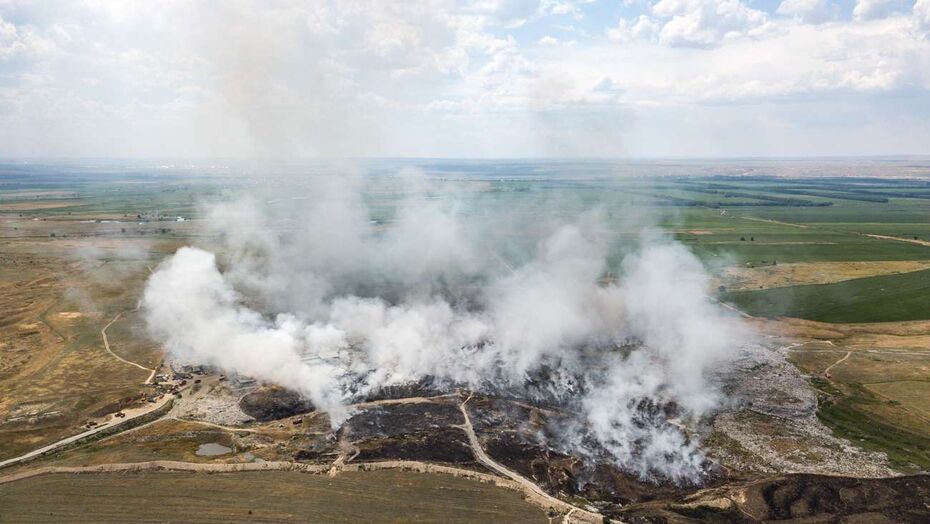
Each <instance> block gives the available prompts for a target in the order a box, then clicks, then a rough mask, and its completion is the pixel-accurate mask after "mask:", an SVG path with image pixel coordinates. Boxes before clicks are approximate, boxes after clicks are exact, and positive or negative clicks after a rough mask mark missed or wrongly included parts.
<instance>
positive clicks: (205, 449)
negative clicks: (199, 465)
mask: <svg viewBox="0 0 930 524" xmlns="http://www.w3.org/2000/svg"><path fill="white" fill-rule="evenodd" d="M231 452H232V448H227V447H226V446H224V445H222V444H217V443H216V442H210V443H209V444H201V445H200V447H199V448H197V453H196V454H197V455H198V456H201V457H215V456H217V455H225V454H227V453H231Z"/></svg>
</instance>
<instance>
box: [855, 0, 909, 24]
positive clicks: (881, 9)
mask: <svg viewBox="0 0 930 524" xmlns="http://www.w3.org/2000/svg"><path fill="white" fill-rule="evenodd" d="M903 7H904V2H903V1H902V0H857V1H856V5H855V7H854V8H853V12H852V15H853V19H854V20H860V21H862V20H877V19H880V18H885V17H886V16H888V15H890V14H892V13H894V12H896V11H900V10H901V9H902V8H903Z"/></svg>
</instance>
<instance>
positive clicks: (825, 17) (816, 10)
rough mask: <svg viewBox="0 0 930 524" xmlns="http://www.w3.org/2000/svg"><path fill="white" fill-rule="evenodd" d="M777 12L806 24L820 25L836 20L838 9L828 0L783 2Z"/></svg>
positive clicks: (789, 0) (784, 0) (786, 0)
mask: <svg viewBox="0 0 930 524" xmlns="http://www.w3.org/2000/svg"><path fill="white" fill-rule="evenodd" d="M775 12H776V13H778V14H780V15H785V16H790V17H793V18H795V19H796V20H799V21H801V22H804V23H806V24H820V23H823V22H827V21H830V20H832V19H834V18H836V16H837V13H838V8H837V6H836V5H834V4H831V3H830V2H828V1H827V0H783V1H782V3H781V4H779V6H778V9H776V11H775Z"/></svg>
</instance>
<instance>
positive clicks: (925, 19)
mask: <svg viewBox="0 0 930 524" xmlns="http://www.w3.org/2000/svg"><path fill="white" fill-rule="evenodd" d="M914 23H915V25H916V26H917V31H918V33H919V34H920V35H921V36H923V37H924V38H926V37H927V36H928V35H930V0H917V1H916V2H914Z"/></svg>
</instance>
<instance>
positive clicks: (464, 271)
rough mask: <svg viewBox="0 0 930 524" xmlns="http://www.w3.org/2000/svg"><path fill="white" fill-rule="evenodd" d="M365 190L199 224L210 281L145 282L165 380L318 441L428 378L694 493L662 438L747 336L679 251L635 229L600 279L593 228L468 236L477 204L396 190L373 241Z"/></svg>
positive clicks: (185, 276) (418, 183) (568, 443)
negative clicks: (549, 406)
mask: <svg viewBox="0 0 930 524" xmlns="http://www.w3.org/2000/svg"><path fill="white" fill-rule="evenodd" d="M370 190H371V188H370V187H366V181H365V179H362V178H353V177H347V178H342V177H338V178H325V179H321V180H320V181H318V182H316V183H314V185H313V187H312V188H310V189H309V190H308V191H307V195H306V196H300V197H290V198H273V199H269V200H267V201H258V200H255V199H246V200H240V201H235V202H225V203H219V204H214V205H211V206H208V208H207V212H206V216H207V225H208V228H209V231H210V232H211V233H212V234H214V235H216V236H215V237H214V238H220V239H222V246H221V249H219V250H218V254H219V257H220V258H219V261H218V259H217V255H214V254H213V253H211V252H209V251H207V250H205V249H202V248H198V247H185V248H182V249H180V250H179V251H178V252H177V253H176V254H175V255H174V256H173V257H171V258H169V259H168V260H167V261H165V262H164V263H163V264H161V265H160V266H159V267H158V269H157V270H156V271H155V273H154V274H153V275H152V276H151V278H150V280H149V282H148V285H147V287H146V291H145V297H144V302H143V305H144V308H145V311H146V313H147V319H148V324H149V329H150V332H151V334H152V335H153V336H154V337H155V338H156V339H158V340H159V341H162V342H163V343H164V344H165V346H166V347H167V348H168V349H169V350H170V352H171V353H172V354H173V355H174V356H175V357H176V358H177V359H179V360H181V361H187V362H192V363H202V364H209V365H215V366H218V367H220V368H222V369H225V370H228V371H235V372H238V373H241V374H244V375H249V376H253V377H256V378H260V379H263V380H267V381H272V382H275V383H277V384H280V385H283V386H286V387H288V388H291V389H294V390H296V391H298V392H300V393H301V394H303V395H305V396H306V397H307V398H308V399H310V400H311V401H312V402H313V403H314V404H315V405H316V406H317V407H318V408H319V409H321V410H324V411H327V412H328V413H329V414H330V417H331V420H332V423H333V425H334V426H338V425H340V424H341V423H342V422H343V421H344V420H345V419H346V417H348V416H350V414H351V403H352V402H353V401H354V400H357V399H360V398H364V397H365V396H366V395H368V394H370V393H373V392H376V391H377V390H379V389H380V388H383V387H385V386H390V385H397V384H403V383H406V382H410V381H417V380H421V379H425V378H428V379H432V380H435V381H438V382H440V383H443V384H446V385H449V386H459V387H467V388H471V389H474V390H478V391H484V392H489V393H501V392H506V393H507V394H517V395H522V396H524V397H527V398H531V399H534V400H539V401H545V402H551V403H558V404H560V405H563V406H565V408H566V410H571V411H573V412H575V413H577V414H578V415H577V423H576V424H574V425H572V427H570V428H564V429H563V430H562V431H561V435H560V436H559V439H558V443H557V445H558V446H563V447H568V448H571V450H573V451H576V452H583V453H597V454H598V456H599V457H607V458H609V459H610V460H612V461H614V462H615V463H616V464H617V465H619V466H621V467H623V468H625V469H627V470H630V471H633V472H636V473H638V474H639V475H641V476H642V477H643V478H666V479H671V480H675V481H679V482H685V481H698V480H700V478H701V476H702V475H703V474H704V466H703V464H704V463H705V460H704V457H703V456H702V455H701V453H700V451H699V450H698V448H697V446H696V443H695V442H694V441H693V440H691V439H688V438H687V437H686V436H685V435H684V433H682V431H681V430H680V429H679V427H678V426H676V425H672V424H671V423H669V422H668V420H667V418H668V416H669V413H672V412H674V413H673V414H674V416H676V417H678V418H681V419H682V422H683V423H684V424H692V423H696V422H697V421H698V420H700V418H701V417H703V416H705V415H707V414H709V413H711V412H712V410H713V409H714V408H715V407H717V406H718V405H719V403H720V400H721V398H720V394H719V392H718V390H717V389H716V387H715V386H714V384H713V381H712V380H711V379H710V378H709V377H710V375H711V374H712V370H713V369H714V367H715V366H717V365H718V364H719V363H721V362H724V361H725V360H726V358H727V356H728V355H729V353H730V352H731V350H733V349H735V348H736V347H737V346H739V345H741V344H742V343H744V342H745V341H746V337H747V333H746V331H745V330H744V328H743V327H742V326H741V325H740V324H739V322H738V320H737V319H735V318H733V317H732V315H730V314H729V313H728V312H726V310H723V309H722V308H720V307H719V306H718V305H717V304H715V303H714V302H713V301H712V300H711V299H710V298H708V296H707V290H708V285H709V283H708V277H707V275H706V273H705V271H704V268H703V266H702V264H701V263H700V261H699V260H698V259H697V258H696V257H695V256H694V255H693V254H691V253H690V252H689V251H688V249H687V248H685V247H684V246H682V245H680V244H678V243H676V242H675V241H674V240H672V239H670V238H669V237H667V236H665V235H663V234H662V233H660V232H658V231H656V230H652V229H648V228H645V229H644V230H643V231H642V232H641V233H640V234H639V235H638V239H637V241H636V242H635V244H634V246H633V247H632V248H631V249H630V250H629V252H628V253H627V254H626V255H625V256H624V257H623V258H622V262H621V263H620V264H619V267H618V268H610V267H608V253H609V248H610V241H611V235H610V234H609V231H610V228H609V227H608V224H607V222H606V221H605V220H604V219H603V218H601V215H599V214H598V213H595V212H590V213H586V214H583V215H582V216H580V217H579V218H578V219H577V220H575V221H573V222H572V223H563V224H559V223H556V222H552V223H544V224H538V223H533V221H532V220H530V221H529V222H526V223H524V224H519V223H517V222H508V223H501V222H499V221H498V220H494V219H491V220H481V219H479V218H478V217H481V216H483V215H482V213H481V212H480V205H479V204H478V203H477V200H475V199H473V198H470V197H467V196H456V195H454V194H453V195H451V196H450V194H449V192H448V191H445V192H440V191H438V189H437V188H434V187H431V186H430V185H429V183H428V182H427V181H425V180H424V179H423V178H417V177H414V178H412V179H408V180H407V182H406V183H404V184H403V187H402V191H401V192H402V194H403V195H404V196H403V198H400V199H399V200H398V201H397V202H396V205H397V208H396V213H395V215H394V217H393V220H391V221H390V223H389V225H386V226H385V225H383V224H381V223H380V222H379V221H374V220H372V206H371V205H370V204H369V203H366V195H370V194H371V193H370ZM437 195H441V197H437ZM529 216H531V217H532V213H529ZM543 222H547V221H543ZM530 226H532V227H530ZM518 244H519V245H522V244H526V245H527V246H528V247H527V248H526V249H525V250H523V252H524V255H523V256H515V255H513V253H515V252H520V249H516V248H515V246H516V245H518ZM505 254H506V256H505ZM221 267H222V269H221ZM608 273H610V274H612V275H616V279H607V280H605V279H603V278H602V277H604V275H606V274H608ZM553 445H556V444H555V443H554V444H553Z"/></svg>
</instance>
